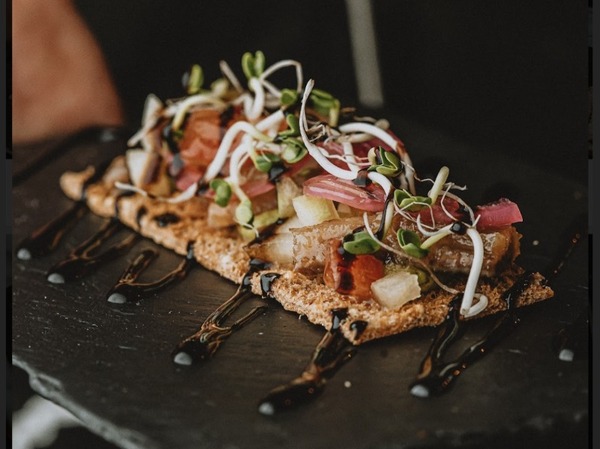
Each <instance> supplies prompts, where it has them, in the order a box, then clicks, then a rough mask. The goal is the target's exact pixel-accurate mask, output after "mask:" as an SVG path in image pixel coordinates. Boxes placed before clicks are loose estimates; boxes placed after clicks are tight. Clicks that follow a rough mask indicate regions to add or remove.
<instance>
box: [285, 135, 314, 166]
mask: <svg viewBox="0 0 600 449" xmlns="http://www.w3.org/2000/svg"><path fill="white" fill-rule="evenodd" d="M281 145H282V146H283V151H282V152H281V158H282V159H283V160H284V161H286V162H287V163H288V164H295V163H296V162H299V161H301V160H302V159H304V156H306V155H307V154H308V150H307V149H306V147H305V146H304V144H303V143H302V140H300V139H297V138H295V137H286V138H284V139H282V140H281Z"/></svg>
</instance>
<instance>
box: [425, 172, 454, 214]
mask: <svg viewBox="0 0 600 449" xmlns="http://www.w3.org/2000/svg"><path fill="white" fill-rule="evenodd" d="M449 174H450V169H449V168H448V167H446V166H445V165H444V166H443V167H442V168H440V171H439V172H438V174H437V176H436V178H435V182H434V183H433V187H431V190H430V191H429V193H428V195H429V198H431V203H432V204H435V201H436V200H437V197H438V196H439V194H440V192H441V191H442V189H443V188H444V184H445V183H446V180H447V179H448V175H449Z"/></svg>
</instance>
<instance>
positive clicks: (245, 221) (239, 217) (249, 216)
mask: <svg viewBox="0 0 600 449" xmlns="http://www.w3.org/2000/svg"><path fill="white" fill-rule="evenodd" d="M235 219H236V221H237V222H238V223H240V224H242V225H250V224H252V221H253V220H254V212H253V211H252V202H251V201H250V200H244V201H242V202H241V203H240V204H239V205H238V207H236V209H235Z"/></svg>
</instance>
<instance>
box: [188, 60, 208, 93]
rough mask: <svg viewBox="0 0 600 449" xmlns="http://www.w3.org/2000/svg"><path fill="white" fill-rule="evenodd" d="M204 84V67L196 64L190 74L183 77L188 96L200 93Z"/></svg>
mask: <svg viewBox="0 0 600 449" xmlns="http://www.w3.org/2000/svg"><path fill="white" fill-rule="evenodd" d="M203 83H204V72H203V70H202V67H200V66H199V65H198V64H194V65H193V66H192V68H191V69H190V71H189V72H186V73H185V75H184V76H183V84H184V87H185V90H186V92H187V93H188V95H194V94H197V93H198V92H200V88H201V87H202V84H203Z"/></svg>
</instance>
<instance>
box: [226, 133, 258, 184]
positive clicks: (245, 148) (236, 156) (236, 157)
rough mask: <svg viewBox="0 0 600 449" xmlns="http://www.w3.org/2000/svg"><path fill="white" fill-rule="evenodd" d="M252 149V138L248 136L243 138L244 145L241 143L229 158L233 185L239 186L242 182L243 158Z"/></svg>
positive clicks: (230, 176)
mask: <svg viewBox="0 0 600 449" xmlns="http://www.w3.org/2000/svg"><path fill="white" fill-rule="evenodd" d="M251 149H252V145H251V139H250V136H248V135H246V136H244V137H242V143H240V144H239V145H238V146H237V148H236V149H235V150H233V153H231V157H230V158H229V181H230V182H231V183H233V184H239V182H240V169H241V167H242V162H241V161H242V158H243V157H244V156H245V155H247V154H249V153H250V151H251Z"/></svg>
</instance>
